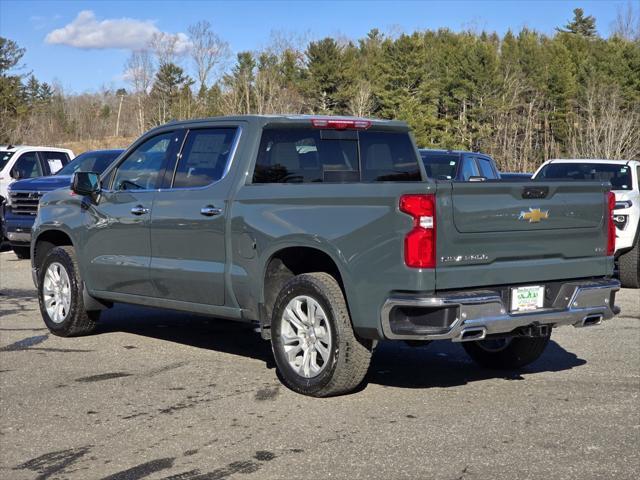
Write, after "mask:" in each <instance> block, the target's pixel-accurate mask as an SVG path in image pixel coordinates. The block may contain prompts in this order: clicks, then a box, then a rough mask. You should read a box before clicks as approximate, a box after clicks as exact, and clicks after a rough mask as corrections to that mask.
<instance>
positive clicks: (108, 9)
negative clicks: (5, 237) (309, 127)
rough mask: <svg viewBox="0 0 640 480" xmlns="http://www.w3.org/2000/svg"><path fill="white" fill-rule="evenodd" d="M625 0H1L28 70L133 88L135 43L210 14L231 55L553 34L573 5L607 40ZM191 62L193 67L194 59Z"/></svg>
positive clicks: (71, 85) (5, 27) (80, 83)
mask: <svg viewBox="0 0 640 480" xmlns="http://www.w3.org/2000/svg"><path fill="white" fill-rule="evenodd" d="M636 1H637V0H636ZM627 3H628V1H627V0H599V1H596V0H593V1H581V2H580V1H563V0H539V1H529V0H526V1H525V0H523V1H507V0H503V1H495V0H494V1H481V0H476V1H396V2H392V1H382V0H380V1H374V0H368V1H348V0H345V1H342V2H340V1H319V0H306V1H303V0H300V1H267V0H265V1H235V2H232V1H204V0H200V1H193V0H190V1H170V0H153V1H148V0H128V1H120V0H100V1H90V0H83V1H82V0H81V1H71V0H66V1H56V0H48V1H39V0H38V1H36V0H21V1H16V0H0V35H1V36H3V37H6V38H9V39H11V40H14V41H15V42H17V43H18V44H19V45H20V46H21V47H25V48H26V54H25V56H24V57H23V63H24V64H25V67H24V69H23V70H22V72H23V73H24V72H32V73H33V74H34V75H35V76H36V77H37V78H38V79H39V80H41V81H46V82H49V83H53V82H56V83H58V84H59V85H61V86H62V87H63V88H64V90H65V91H67V92H74V93H82V92H89V91H97V90H99V89H100V88H103V87H107V88H119V87H122V86H125V87H126V80H125V76H124V64H125V62H126V59H127V57H128V56H129V54H130V52H131V49H132V48H140V47H142V46H144V44H145V43H146V42H147V40H148V38H149V37H150V36H151V35H152V34H153V33H154V32H166V33H171V34H182V35H180V36H179V40H180V42H179V43H181V42H182V46H183V49H187V48H188V39H187V37H186V32H187V28H188V26H189V25H191V24H193V23H195V22H197V21H199V20H208V21H209V22H210V23H211V24H212V26H213V29H214V30H215V31H216V33H217V34H218V35H219V36H220V37H221V38H222V39H224V40H226V41H227V42H228V43H229V46H230V49H231V51H232V52H233V54H235V53H238V52H240V51H245V50H257V49H259V48H263V47H265V46H267V45H268V44H269V42H270V38H272V35H273V34H274V32H280V33H282V34H283V35H284V36H285V37H292V38H298V39H304V40H313V39H319V38H324V37H325V36H335V37H340V38H345V37H346V38H350V39H358V38H362V37H364V36H365V35H366V34H367V32H369V31H370V30H371V29H373V28H378V29H379V30H380V31H382V32H385V33H388V34H392V35H397V34H399V33H402V32H407V33H410V32H413V31H415V30H427V29H437V28H442V27H447V28H450V29H452V30H454V31H460V30H466V29H473V30H475V31H482V30H487V31H496V32H498V33H500V34H503V33H505V32H506V31H507V30H509V29H511V30H516V31H517V30H519V29H521V28H522V27H528V28H531V29H535V30H538V31H540V32H543V33H547V34H553V32H554V28H555V27H557V26H562V25H564V24H566V23H567V21H568V20H570V19H571V18H572V16H573V13H572V12H573V9H574V8H576V7H581V8H583V9H584V10H585V13H586V14H587V15H593V16H595V18H596V21H597V28H598V31H599V33H600V34H601V35H603V36H608V34H609V31H610V26H611V23H612V22H613V21H614V19H615V17H616V13H617V10H618V8H623V7H626V5H627ZM180 61H181V63H182V65H183V67H185V68H187V69H190V68H191V67H192V65H191V64H190V60H189V58H188V56H184V57H183V58H182V59H181V60H180Z"/></svg>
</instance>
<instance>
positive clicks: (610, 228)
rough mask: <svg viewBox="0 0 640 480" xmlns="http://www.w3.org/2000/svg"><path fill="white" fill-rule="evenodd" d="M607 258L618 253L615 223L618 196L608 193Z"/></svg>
mask: <svg viewBox="0 0 640 480" xmlns="http://www.w3.org/2000/svg"><path fill="white" fill-rule="evenodd" d="M607 205H608V208H607V213H608V215H607V256H611V255H613V254H614V253H615V252H616V224H615V222H614V221H613V211H614V210H615V208H616V195H615V193H613V192H607Z"/></svg>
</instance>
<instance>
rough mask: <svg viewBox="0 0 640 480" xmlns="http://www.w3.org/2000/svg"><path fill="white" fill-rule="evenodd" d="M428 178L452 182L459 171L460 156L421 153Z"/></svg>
mask: <svg viewBox="0 0 640 480" xmlns="http://www.w3.org/2000/svg"><path fill="white" fill-rule="evenodd" d="M420 157H421V158H422V163H424V169H425V170H426V171H427V176H428V177H429V178H433V179H435V180H452V179H454V178H455V177H456V172H457V171H458V162H459V160H460V156H459V155H457V154H446V153H444V154H443V153H431V152H420Z"/></svg>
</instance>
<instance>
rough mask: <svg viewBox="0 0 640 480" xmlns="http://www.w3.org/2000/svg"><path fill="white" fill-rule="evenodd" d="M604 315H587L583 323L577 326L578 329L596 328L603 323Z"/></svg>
mask: <svg viewBox="0 0 640 480" xmlns="http://www.w3.org/2000/svg"><path fill="white" fill-rule="evenodd" d="M602 318H603V317H602V314H601V313H599V314H596V315H587V316H586V317H584V318H583V319H582V321H581V322H579V323H577V324H576V327H594V326H596V325H600V324H601V323H602Z"/></svg>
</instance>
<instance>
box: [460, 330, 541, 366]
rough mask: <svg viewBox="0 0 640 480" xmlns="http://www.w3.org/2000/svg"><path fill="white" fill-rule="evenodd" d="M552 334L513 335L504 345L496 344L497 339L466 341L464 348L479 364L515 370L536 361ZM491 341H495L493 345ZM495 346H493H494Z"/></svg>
mask: <svg viewBox="0 0 640 480" xmlns="http://www.w3.org/2000/svg"><path fill="white" fill-rule="evenodd" d="M550 338H551V334H549V335H547V336H545V337H512V338H507V339H502V340H504V341H505V342H504V345H502V346H499V345H495V342H496V340H479V341H477V342H464V343H463V344H462V346H463V348H464V349H465V351H466V352H467V354H468V355H469V356H470V357H471V358H472V359H473V360H474V361H475V362H476V363H478V364H479V365H481V366H483V367H486V368H491V369H495V370H513V369H518V368H521V367H524V366H525V365H529V364H530V363H532V362H534V361H535V360H537V359H538V358H540V355H542V352H544V349H545V348H546V346H547V344H548V343H549V339H550ZM489 342H494V345H492V344H491V343H489ZM492 347H493V348H492Z"/></svg>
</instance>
